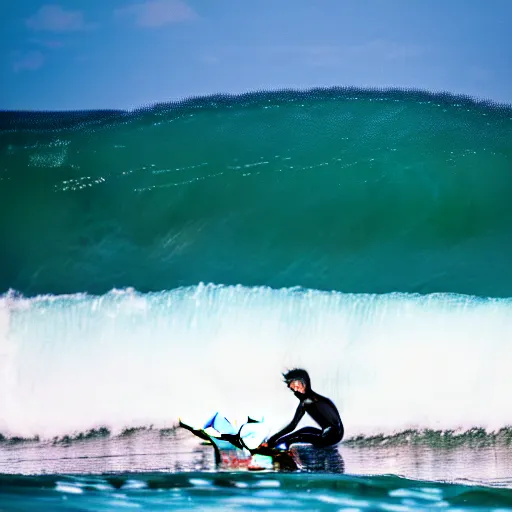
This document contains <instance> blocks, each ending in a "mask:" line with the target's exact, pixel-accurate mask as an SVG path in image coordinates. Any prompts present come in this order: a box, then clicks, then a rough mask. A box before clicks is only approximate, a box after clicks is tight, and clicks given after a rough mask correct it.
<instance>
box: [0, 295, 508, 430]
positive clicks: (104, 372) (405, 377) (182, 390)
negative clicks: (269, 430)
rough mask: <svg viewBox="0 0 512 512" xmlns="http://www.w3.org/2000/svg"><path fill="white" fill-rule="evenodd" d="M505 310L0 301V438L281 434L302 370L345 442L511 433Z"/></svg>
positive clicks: (473, 301)
mask: <svg viewBox="0 0 512 512" xmlns="http://www.w3.org/2000/svg"><path fill="white" fill-rule="evenodd" d="M511 339H512V300H511V299H482V298H477V297H472V296H462V295H451V294H435V295H429V296H421V295H411V294H398V293H395V294H388V295H375V294H371V295H365V294H343V293H337V292H320V291H311V290H304V289H298V288H295V289H281V290H273V289H270V288H261V287H259V288H247V287H242V286H236V287H233V286H214V285H207V286H205V285H199V286H195V287H185V288H180V289H176V290H173V291H171V292H159V293H149V294H143V293H138V292H135V291H133V290H125V291H115V290H114V291H111V292H109V293H107V294H105V295H103V296H89V295H86V294H76V295H70V296H50V295H49V296H41V297H37V298H23V297H21V296H17V295H15V294H12V293H11V294H8V295H5V296H4V297H3V298H2V299H1V302H0V347H1V348H2V353H1V354H0V379H1V380H0V410H1V411H2V414H1V415H0V432H2V433H3V434H4V435H9V436H20V437H32V436H36V435H38V436H41V437H48V438H51V437H54V436H63V435H67V434H70V433H72V432H85V431H87V430H90V429H93V428H98V427H100V426H104V427H107V428H109V429H110V430H111V431H113V432H115V431H121V430H123V429H125V428H127V427H130V426H140V425H153V426H155V427H159V428H165V427H168V426H172V425H174V424H175V423H176V421H177V418H178V416H181V417H182V418H197V419H199V418H202V419H203V420H204V419H205V417H206V416H207V415H208V414H210V413H211V412H213V411H214V410H217V409H219V410H221V411H225V412H226V414H228V415H229V416H230V417H239V418H243V417H246V416H245V415H247V414H262V415H264V416H265V417H266V418H267V419H271V420H272V422H273V423H270V425H272V426H275V427H280V426H282V424H283V423H284V422H286V421H287V420H288V419H289V418H290V417H291V415H292V413H293V410H294V407H295V406H296V399H295V397H294V396H293V395H291V393H290V392H289V391H287V390H286V388H285V386H284V385H283V383H282V382H281V379H280V372H281V371H282V370H283V369H284V368H286V367H292V366H295V365H306V366H307V368H308V369H309V371H310V373H311V377H312V382H313V385H314V388H315V389H317V390H318V391H320V392H322V393H325V394H327V396H330V397H331V398H332V399H333V400H334V401H335V402H336V403H337V405H338V406H339V408H340V412H341V414H342V417H343V418H345V421H346V426H347V437H352V436H356V435H371V434H372V433H393V432H397V431H401V430H406V429H410V428H412V429H426V428H431V429H436V430H440V429H441V430H445V429H469V428H472V427H475V426H480V427H482V428H487V429H490V430H492V429H498V428H501V427H503V426H506V425H511V424H512V398H511V394H510V389H511V384H512V381H511V373H510V368H509V366H510V361H511V360H512V344H511V343H510V340H511Z"/></svg>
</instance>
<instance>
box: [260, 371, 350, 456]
mask: <svg viewBox="0 0 512 512" xmlns="http://www.w3.org/2000/svg"><path fill="white" fill-rule="evenodd" d="M283 377H284V381H285V383H286V385H287V386H288V387H289V388H290V389H291V390H292V391H293V392H294V394H295V396H296V397H297V398H298V399H299V405H298V407H297V410H296V411H295V415H294V417H293V419H292V421H291V422H290V424H289V425H287V426H286V427H284V428H283V429H282V430H281V431H279V432H277V433H276V434H274V435H273V436H272V437H270V438H269V439H268V440H267V441H266V442H265V443H262V444H261V445H260V448H262V449H265V448H275V447H276V446H279V445H285V447H286V449H288V448H289V447H290V445H292V444H293V443H308V444H312V445H313V446H314V447H317V448H325V447H327V446H332V445H335V444H337V443H339V442H340V441H341V440H342V439H343V434H344V429H343V423H342V421H341V417H340V414H339V412H338V409H337V408H336V406H335V405H334V403H333V402H332V401H331V400H329V399H328V398H326V397H324V396H322V395H319V394H318V393H315V392H314V391H313V390H312V389H311V380H310V378H309V375H308V372H307V371H306V370H303V369H301V368H295V369H294V370H290V371H288V372H287V373H284V374H283ZM306 413H308V414H309V415H310V416H311V417H312V418H313V419H314V420H315V421H316V423H318V425H319V426H320V427H321V429H319V428H315V427H304V428H301V429H299V430H297V431H296V432H293V430H295V428H296V427H297V425H298V424H299V421H300V420H301V419H302V418H303V416H304V414H306Z"/></svg>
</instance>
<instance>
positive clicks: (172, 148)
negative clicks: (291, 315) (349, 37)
mask: <svg viewBox="0 0 512 512" xmlns="http://www.w3.org/2000/svg"><path fill="white" fill-rule="evenodd" d="M0 127H2V130H1V131H0V159H1V166H0V180H1V181H0V219H1V220H0V237H1V239H2V246H3V250H2V254H1V256H0V258H1V265H0V291H5V290H7V289H9V288H14V289H16V290H18V291H21V292H23V293H25V294H29V295H30V294H37V293H55V294H57V293H68V292H82V291H88V292H91V293H98V294H100V293H104V292H105V291H107V290H109V289H111V288H113V287H126V286H133V287H135V288H136V289H138V290H139V291H151V290H162V289H172V288H176V287H177V286H181V285H190V284H197V283H198V282H200V281H204V282H216V283H224V284H237V283H241V284H244V285H246V286H256V285H269V286H272V287H282V286H297V285H299V286H304V287H308V288H313V289H329V290H330V289H336V290H340V291H344V292H376V293H383V292H389V291H402V292H420V293H431V292H458V293H468V294H474V295H480V296H510V295H512V293H511V289H512V284H511V283H512V266H511V265H510V261H511V260H512V206H511V204H512V203H511V202H510V195H511V192H512V171H511V163H512V110H511V109H510V107H505V106H501V107H500V106H496V105H492V104H487V103H477V102H474V101H472V100H470V99H467V98H463V97H458V96H451V95H435V94H431V93H427V92H415V91H391V92H383V91H367V90H355V89H327V90H317V91H306V92H298V91H288V92H269V93H253V94H248V95H245V96H240V97H211V98H200V99H196V100H190V101H187V102H183V103H179V104H172V105H160V106H156V107H152V108H148V109H144V110H140V111H137V112H132V113H123V112H105V113H101V112H96V113H46V114H44V113H43V114H41V113H38V114H35V113H4V114H0Z"/></svg>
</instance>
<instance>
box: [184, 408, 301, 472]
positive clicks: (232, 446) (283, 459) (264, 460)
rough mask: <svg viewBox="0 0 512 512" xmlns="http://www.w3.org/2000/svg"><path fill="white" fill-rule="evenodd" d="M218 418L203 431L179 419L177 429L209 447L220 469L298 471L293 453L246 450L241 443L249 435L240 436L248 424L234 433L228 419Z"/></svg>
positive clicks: (277, 450)
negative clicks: (187, 432) (189, 433)
mask: <svg viewBox="0 0 512 512" xmlns="http://www.w3.org/2000/svg"><path fill="white" fill-rule="evenodd" d="M217 416H218V415H214V416H213V417H212V419H211V420H209V421H207V422H206V423H205V424H204V427H203V428H194V427H192V426H190V425H187V424H186V423H184V422H183V421H182V420H181V419H180V421H179V426H180V427H181V428H183V429H185V430H188V431H189V432H191V433H192V434H193V435H195V436H196V437H198V438H199V439H201V440H202V441H203V442H205V443H207V444H210V445H211V446H212V448H213V451H214V456H215V465H216V466H217V467H218V468H219V469H224V470H231V471H233V470H247V471H265V470H266V471H274V470H278V471H296V470H298V469H299V466H298V464H297V461H296V458H295V456H294V452H293V451H292V450H279V449H274V448H272V449H269V448H266V449H264V450H258V449H257V448H256V447H255V448H254V449H249V448H248V447H247V445H246V444H245V443H244V437H245V438H246V440H248V438H249V437H250V433H247V432H246V433H245V434H246V435H245V436H241V435H240V434H241V433H243V432H242V431H243V427H244V426H245V425H247V424H244V425H243V426H242V427H241V428H240V430H239V431H237V430H236V429H235V428H234V427H233V426H232V425H231V424H230V423H229V421H228V420H226V419H225V418H223V417H222V416H218V417H217ZM249 423H250V422H249ZM217 429H220V430H217ZM212 430H213V431H214V432H212ZM245 430H248V429H245Z"/></svg>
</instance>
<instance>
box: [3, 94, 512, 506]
mask: <svg viewBox="0 0 512 512" xmlns="http://www.w3.org/2000/svg"><path fill="white" fill-rule="evenodd" d="M511 192H512V107H510V106H509V105H496V104H493V103H492V102H484V101H477V100H473V99H471V98H467V97H461V96H457V95H450V94H437V93H431V92H428V91H407V90H390V91H378V90H364V89H343V88H334V89H318V90H312V91H274V92H261V93H260V92H256V93H250V94H246V95H242V96H212V97H207V98H196V99H190V100H186V101H183V102H179V103H175V104H163V105H156V106H153V107H148V108H143V109H140V110H137V111H133V112H121V111H108V112H107V111H104V112H65V113H57V112H42V113H32V112H0V238H1V240H2V250H1V251H0V436H1V437H0V440H3V441H2V443H0V451H2V453H1V455H2V456H5V459H2V460H4V462H2V465H1V466H0V471H1V472H2V473H3V475H0V510H26V509H34V508H36V507H37V508H38V509H41V510H111V509H114V508H118V507H121V506H123V507H127V508H141V509H143V510H144V509H148V510H149V509H151V510H159V509H160V508H162V509H163V508H169V507H171V508H173V509H176V510H179V509H187V508H193V507H196V508H201V509H203V510H207V509H209V508H210V509H215V510H219V509H222V510H224V509H229V508H233V509H235V508H236V509H239V510H244V509H255V508H256V509H257V508H262V509H282V510H295V509H296V510H324V509H325V510H340V509H347V510H349V509H353V510H390V511H391V510H393V511H394V510H396V511H401V510H410V509H425V510H426V509H429V510H432V509H433V508H437V507H441V508H446V509H448V510H460V509H471V508H474V509H478V507H480V508H481V509H486V510H488V509H489V507H501V508H502V509H506V508H509V507H512V505H511V495H510V490H509V487H510V485H509V480H507V478H506V477H507V474H508V473H507V471H508V470H507V469H506V468H507V467H508V466H506V464H504V466H503V467H505V469H503V468H502V469H501V470H500V471H501V473H500V477H503V478H504V479H502V480H500V481H499V482H498V483H499V485H501V486H503V487H506V488H505V489H499V488H498V483H497V481H495V480H492V479H491V480H489V479H486V478H485V477H484V473H485V471H484V470H483V469H482V473H481V474H479V466H478V464H477V465H475V466H472V472H471V479H472V480H471V484H472V485H468V484H469V482H465V483H464V482H458V483H457V484H454V483H451V484H450V483H442V481H452V480H451V478H450V467H451V466H450V464H451V463H450V460H451V459H450V457H449V456H448V455H447V456H446V457H445V459H443V460H444V462H443V464H442V471H441V473H440V474H437V473H435V472H426V473H421V475H420V476H419V477H418V478H413V476H411V475H412V474H413V473H411V472H410V471H409V472H406V474H405V475H406V476H407V478H402V477H399V476H398V475H397V471H396V468H394V469H393V470H392V471H391V473H393V475H390V476H384V475H383V474H382V473H386V472H387V471H386V467H387V466H386V465H385V464H384V465H382V466H379V472H380V473H381V474H380V476H379V475H376V476H372V477H370V476H364V473H365V468H368V466H367V465H366V462H365V460H366V459H364V458H363V459H362V462H361V463H360V465H359V466H358V467H359V470H358V472H357V473H358V474H359V476H357V475H355V474H350V471H351V470H350V467H351V466H350V464H349V465H348V466H347V468H348V469H347V472H348V474H346V475H332V474H317V473H308V472H305V473H304V472H303V473H300V474H297V475H288V474H275V473H272V474H260V475H255V474H231V473H229V474H228V473H223V472H216V471H213V470H211V471H210V470H206V469H205V468H203V467H202V468H200V469H197V468H194V466H191V467H188V468H185V469H183V468H181V469H180V467H178V466H176V467H173V469H172V472H171V473H167V474H155V473H154V471H156V470H160V469H161V467H160V465H159V464H158V462H155V460H156V461H158V460H159V459H158V457H157V458H156V459H155V460H154V461H153V462H152V463H151V464H149V465H147V466H143V467H142V469H141V471H143V473H140V472H137V474H131V470H133V467H132V466H130V464H124V465H121V466H119V467H116V466H114V469H113V471H114V474H109V475H100V476H98V475H97V474H98V473H101V472H102V471H103V470H102V467H103V464H104V461H105V460H106V459H105V458H106V457H110V456H111V452H113V451H115V449H116V448H115V446H116V441H115V435H117V434H119V433H122V432H125V431H127V430H130V429H137V428H139V427H149V426H154V427H155V428H156V429H172V428H173V426H175V425H176V422H177V418H178V417H180V416H181V417H186V418H192V419H197V418H204V417H207V416H208V415H211V413H212V412H214V411H212V409H213V410H221V411H225V412H226V414H227V415H228V416H229V415H230V414H233V415H235V416H236V415H238V416H240V417H244V415H245V417H247V414H248V413H249V414H254V413H261V415H263V416H265V418H267V419H268V420H269V422H270V423H271V424H272V422H273V427H275V428H279V427H280V426H282V424H283V423H284V422H285V421H286V420H287V419H288V418H289V417H290V415H291V414H292V412H293V410H294V407H295V406H296V402H295V399H294V397H293V396H290V394H289V393H288V392H287V390H286V389H284V386H283V385H282V382H281V379H280V372H281V371H282V370H283V369H285V368H287V367H292V366H296V365H298V366H305V367H307V368H308V370H309V371H310V373H311V376H312V381H313V385H314V388H315V389H316V390H318V391H319V392H321V393H323V394H326V395H328V396H329V397H331V398H332V399H333V400H334V401H335V402H336V404H337V405H338V407H339V409H340V412H341V415H342V418H343V420H344V423H345V426H346V435H347V438H346V440H347V446H350V445H351V443H352V445H358V443H359V444H362V445H363V446H365V447H366V449H368V450H369V452H368V458H367V460H368V461H371V460H372V459H373V458H375V457H377V458H378V457H379V456H378V455H377V452H376V451H372V450H376V448H375V446H374V445H375V443H377V444H381V443H390V446H397V447H398V448H396V450H398V451H397V452H396V453H404V450H406V448H404V446H405V447H407V446H409V445H411V444H414V443H416V441H417V440H418V439H430V438H432V436H433V438H435V439H437V441H436V442H437V445H436V446H438V447H439V446H441V445H442V442H441V441H440V440H446V439H448V441H449V442H451V441H452V440H453V439H459V438H460V439H464V440H467V439H473V437H474V436H476V437H475V439H476V438H478V439H479V440H482V439H483V443H484V444H485V445H486V446H493V443H494V442H495V441H496V439H501V440H503V439H505V438H506V439H508V438H509V433H510V426H511V425H512V416H511V413H510V411H511V410H512V401H511V398H510V396H511V395H510V393H509V390H510V389H511V386H512V377H511V376H510V375H511V374H510V368H509V362H510V361H511V360H512V343H511V340H512V303H511V300H512V266H511V265H510V261H512V206H511V205H512V203H511V202H510V197H511ZM268 397H272V400H268ZM88 432H89V433H90V432H106V433H108V434H112V436H114V437H110V436H106V437H105V438H104V439H103V440H102V441H101V443H100V445H99V446H100V448H99V454H98V455H95V456H94V457H92V458H86V462H87V464H86V465H85V466H82V463H81V462H80V461H81V460H82V459H80V457H75V456H72V457H70V458H66V457H67V456H66V457H64V458H63V459H61V458H60V457H61V455H57V456H56V457H57V459H56V460H57V461H59V462H58V464H57V463H55V460H53V459H52V457H53V455H52V456H50V454H49V452H47V451H45V450H47V448H45V447H47V443H51V442H53V441H51V440H54V439H61V440H62V439H64V440H68V441H70V440H73V439H74V441H70V446H71V449H72V450H77V451H79V450H80V449H79V447H78V445H77V444H75V443H77V442H78V441H77V439H78V440H80V439H82V438H83V437H84V433H88ZM85 435H86V434H85ZM472 436H473V437H472ZM27 438H28V439H37V440H38V441H37V442H35V444H34V446H33V447H32V448H26V450H27V451H26V452H25V451H24V452H23V453H24V454H23V455H22V456H20V457H21V458H16V457H15V458H14V459H11V458H9V457H10V454H11V451H10V450H11V448H9V447H10V446H11V445H10V443H11V442H12V440H13V439H14V440H16V439H18V440H19V439H27ZM502 438H503V439H502ZM9 440H10V441H9ZM398 441H399V442H398ZM448 441H447V442H448ZM443 442H444V441H443ZM45 443H46V444H45ZM439 443H441V444H439ZM507 443H508V441H507ZM30 446H32V445H30ZM443 446H444V445H443ZM507 447H508V444H507ZM445 448H446V447H445ZM448 448H450V449H451V445H450V447H448ZM473 448H474V447H473V446H470V447H469V453H472V450H473ZM507 449H508V448H503V449H502V451H501V456H502V457H503V458H504V459H505V460H507V453H508V452H507ZM23 450H25V448H23ZM173 450H178V448H176V447H175V448H173ZM127 453H129V454H130V457H131V454H132V452H131V451H130V450H129V451H128V452H127ZM164 453H166V452H162V453H161V454H160V455H159V456H160V457H163V456H164V455H163V454H164ZM396 453H395V455H393V454H391V453H387V455H386V457H390V458H393V457H395V456H396ZM447 453H448V452H447ZM144 454H145V453H144V452H143V453H142V454H135V455H137V456H138V455H144ZM120 456H121V455H120ZM428 456H429V455H425V454H423V455H417V454H415V455H414V457H413V456H412V455H411V456H410V459H409V460H408V462H407V464H406V467H408V468H409V469H410V468H413V467H414V465H415V464H416V463H417V461H418V460H420V459H421V458H422V457H428ZM87 457H89V456H87ZM32 459H34V460H35V467H36V468H37V470H35V472H34V471H29V470H28V469H27V467H28V466H26V465H25V462H24V461H30V460H32ZM52 460H53V462H51V461H52ZM64 460H68V462H69V463H68V465H66V464H64V465H63V466H61V465H60V464H61V462H62V461H64ZM130 460H131V459H130ZM102 461H103V462H102ZM82 462H83V461H82ZM500 467H501V466H500ZM52 468H53V469H52ZM82 468H83V469H82ZM109 468H110V469H109V471H110V470H112V468H111V467H110V466H109ZM459 469H460V468H459ZM459 469H457V471H459ZM191 471H198V472H197V473H191ZM26 472H30V473H32V474H31V475H30V476H27V475H25V476H20V475H15V476H6V474H14V473H26ZM46 473H57V474H55V475H50V476H45V475H44V474H46ZM70 473H73V475H74V476H71V475H70ZM93 473H94V474H96V476H91V474H93Z"/></svg>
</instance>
